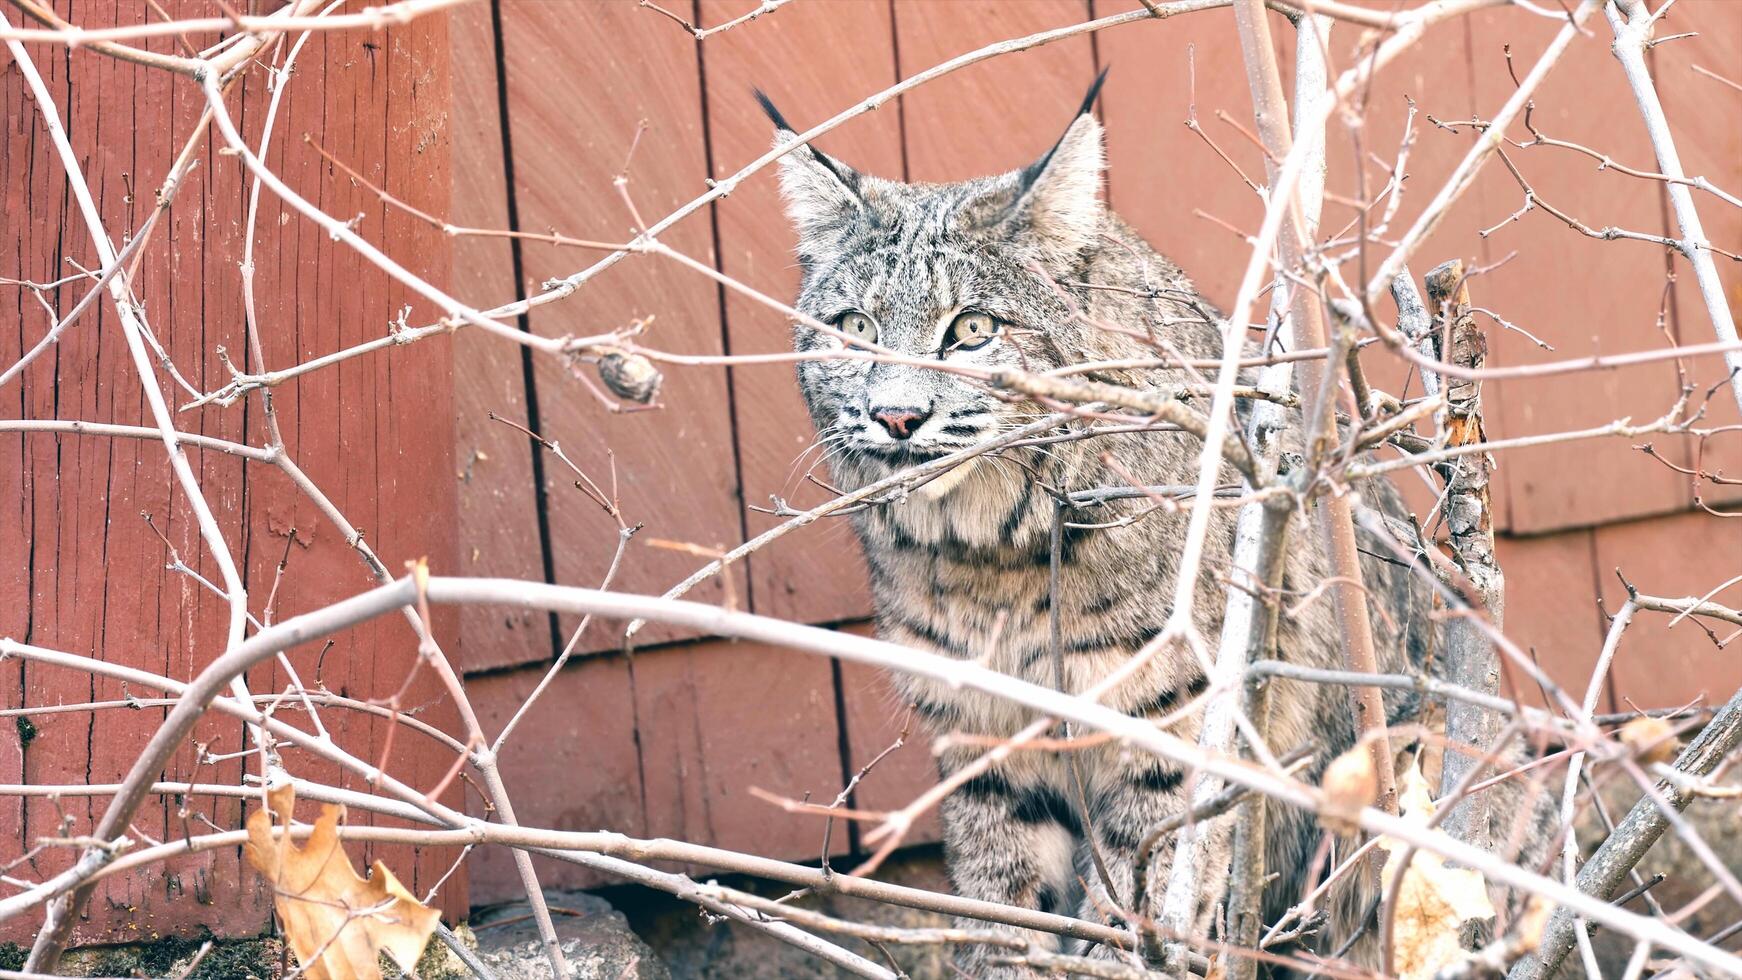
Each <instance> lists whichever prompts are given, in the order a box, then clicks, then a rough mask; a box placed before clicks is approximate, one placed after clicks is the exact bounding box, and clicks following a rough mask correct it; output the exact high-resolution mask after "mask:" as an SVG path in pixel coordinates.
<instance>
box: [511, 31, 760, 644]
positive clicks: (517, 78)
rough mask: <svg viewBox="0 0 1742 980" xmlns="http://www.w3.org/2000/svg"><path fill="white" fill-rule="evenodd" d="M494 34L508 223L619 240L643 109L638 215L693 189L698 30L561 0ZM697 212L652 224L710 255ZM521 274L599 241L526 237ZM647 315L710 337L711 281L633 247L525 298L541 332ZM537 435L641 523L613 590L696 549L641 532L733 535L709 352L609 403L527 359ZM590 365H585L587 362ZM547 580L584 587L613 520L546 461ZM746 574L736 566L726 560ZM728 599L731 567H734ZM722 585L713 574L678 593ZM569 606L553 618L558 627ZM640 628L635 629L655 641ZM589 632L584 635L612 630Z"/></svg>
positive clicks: (684, 565)
mask: <svg viewBox="0 0 1742 980" xmlns="http://www.w3.org/2000/svg"><path fill="white" fill-rule="evenodd" d="M502 14H503V23H502V31H503V37H502V44H503V49H504V55H505V58H506V59H507V65H508V76H507V86H508V98H509V104H510V113H509V116H510V125H511V126H512V128H513V134H512V135H513V137H514V148H515V150H514V154H515V159H514V174H515V180H516V182H517V186H516V187H515V189H514V190H515V194H516V200H517V201H518V203H519V209H520V219H521V224H522V226H523V227H524V228H525V229H527V230H532V231H547V230H550V229H552V228H554V229H557V230H558V231H561V232H564V233H566V234H570V235H577V236H582V237H588V238H593V239H603V240H608V241H609V240H614V241H622V240H625V239H626V238H628V237H629V235H630V234H631V231H632V228H633V221H632V219H631V217H630V214H629V211H628V209H627V208H626V206H625V205H624V204H623V202H622V201H621V200H620V199H619V197H618V194H617V192H616V190H615V188H614V187H613V186H612V178H613V177H614V176H615V175H617V174H618V173H619V172H621V171H622V169H623V166H624V162H625V160H626V158H627V157H628V155H629V148H630V145H631V143H633V142H634V141H635V136H636V131H637V129H638V127H639V126H640V124H641V123H642V122H643V121H646V122H647V123H648V125H649V129H648V130H647V132H646V133H644V134H643V135H642V137H641V140H640V143H639V145H638V147H637V149H636V151H635V154H634V160H633V162H632V164H631V167H630V173H629V185H628V192H629V194H630V195H631V196H632V197H633V198H634V201H635V205H636V207H637V208H638V209H639V211H640V213H641V214H642V216H643V217H644V218H645V219H646V220H647V221H649V222H651V221H655V220H657V219H658V218H659V217H661V216H663V215H665V214H667V213H669V212H671V211H672V210H675V209H676V208H677V207H678V206H679V205H681V204H683V203H685V202H687V201H689V200H690V199H691V198H693V197H694V196H695V195H697V194H699V193H701V192H702V191H703V190H705V189H706V188H705V185H704V184H703V183H702V181H703V178H705V177H706V176H707V161H706V146H705V141H704V134H703V129H702V111H701V78H700V74H699V69H698V65H697V58H696V43H695V41H694V39H693V38H691V37H690V36H689V35H687V34H685V33H684V32H683V31H682V30H680V29H678V27H677V26H676V25H674V24H671V23H669V22H667V21H664V20H663V19H662V18H660V17H659V16H658V15H657V14H654V13H652V12H651V11H648V10H644V9H640V8H638V7H637V6H636V5H634V4H629V3H592V2H586V0H560V2H551V3H524V4H505V5H504V6H503V8H502ZM711 220H712V216H711V214H698V215H696V216H694V217H692V218H691V219H690V220H688V221H686V222H683V223H682V224H679V225H678V226H676V227H675V228H672V229H671V230H670V231H668V232H667V233H666V234H665V235H664V236H662V237H663V240H664V242H665V243H666V244H667V245H669V246H671V247H672V248H675V249H677V250H679V251H681V252H684V253H685V254H687V255H690V256H691V257H694V258H696V259H697V260H699V261H703V262H707V261H710V259H711V256H712V248H713V237H712V235H713V232H712V228H711ZM523 254H524V256H525V266H524V270H523V274H524V275H525V279H526V281H525V282H524V283H523V284H522V285H523V287H524V288H526V289H528V290H530V291H537V290H538V289H539V286H540V284H541V283H543V282H544V281H545V280H547V279H550V278H552V277H553V276H566V275H569V274H571V273H573V272H574V271H575V270H577V269H579V268H582V267H584V266H586V265H588V264H590V263H591V262H592V261H594V260H595V259H597V258H598V257H599V255H598V253H596V252H587V251H581V250H576V249H566V250H565V249H559V248H557V247H556V246H551V245H541V244H537V243H528V244H527V245H526V247H525V249H524V251H523ZM648 317H652V318H653V323H652V327H651V330H650V332H649V333H647V334H646V335H645V336H643V337H642V338H641V342H643V343H645V344H647V345H648V346H651V347H656V348H660V349H663V350H668V351H673V352H677V353H683V354H710V355H717V354H719V353H720V352H721V349H722V333H721V328H720V304H719V296H718V293H717V290H716V287H715V285H714V284H713V283H712V282H710V281H708V280H707V279H705V278H703V277H701V276H699V275H697V274H696V273H694V272H691V271H689V270H687V269H683V268H681V267H679V266H678V265H676V264H675V263H672V262H669V261H665V260H661V259H658V258H654V257H651V256H642V257H637V258H632V259H630V260H629V261H626V262H623V263H621V264H620V265H618V266H616V267H615V268H613V269H611V270H610V271H609V272H607V273H606V274H604V275H602V276H600V277H598V278H597V279H594V280H593V281H591V282H590V283H588V284H587V285H586V286H585V287H583V288H582V289H581V290H580V291H579V292H578V293H577V294H576V295H574V296H573V297H571V298H569V299H568V300H566V301H564V302H562V303H557V304H553V305H549V306H543V307H540V308H539V309H537V310H536V311H534V312H533V314H532V317H531V323H532V329H533V331H534V332H535V333H539V334H542V335H544V336H552V337H554V336H561V335H564V334H575V335H581V334H591V333H598V332H601V331H604V330H609V329H611V328H614V327H621V326H627V325H628V324H629V323H630V322H631V321H632V320H634V319H637V318H641V319H645V318H648ZM534 366H535V372H536V373H535V377H536V380H537V385H538V392H539V398H540V406H541V416H542V421H543V427H544V435H545V436H546V437H547V438H551V439H555V440H558V441H559V442H561V443H562V445H563V446H564V448H565V449H567V450H568V452H569V454H570V455H571V456H572V457H573V458H574V460H575V462H576V463H577V464H579V465H580V466H581V467H582V468H583V469H585V470H586V471H587V473H588V474H590V475H591V476H592V478H593V479H594V480H596V481H598V483H599V484H600V485H602V486H606V487H609V486H610V485H611V465H612V461H613V460H614V461H615V465H616V480H617V485H618V487H619V488H620V491H621V497H622V503H623V509H624V512H625V514H626V516H627V518H628V519H629V520H630V521H632V522H637V521H640V522H646V524H647V527H646V529H645V530H643V531H642V532H641V534H640V535H639V536H638V537H637V539H636V542H635V544H634V545H633V546H632V547H631V549H630V551H629V553H628V555H627V556H626V557H625V559H624V562H623V568H622V571H621V573H620V574H619V576H618V579H617V582H616V585H617V587H618V588H623V589H628V590H631V591H636V592H653V593H658V592H663V591H664V590H665V589H666V588H668V587H670V586H671V585H673V584H675V583H676V582H678V581H680V580H681V579H683V578H684V577H685V576H687V575H688V574H689V573H690V572H692V571H694V570H695V568H696V567H698V566H699V565H701V564H705V563H706V561H707V559H706V558H700V557H697V556H695V555H691V554H684V553H681V552H677V551H671V550H664V549H660V548H657V547H654V546H652V545H650V544H649V543H648V542H649V541H652V540H655V539H664V540H667V541H676V542H683V543H687V544H692V545H696V546H698V547H701V548H709V549H721V548H730V547H732V546H733V545H735V544H737V543H738V542H739V541H740V540H742V537H741V536H742V533H743V527H742V524H741V521H740V515H739V499H738V498H739V489H738V475H737V465H736V460H735V458H734V450H733V442H732V428H731V427H732V416H731V402H730V398H729V395H728V389H727V383H726V372H725V369H724V368H722V367H672V368H668V369H667V370H666V379H665V384H664V387H663V388H662V389H661V391H660V401H661V402H662V403H663V405H664V407H663V408H662V409H660V410H657V411H649V412H639V413H634V414H627V415H622V414H613V413H611V412H609V411H607V410H606V409H605V408H604V407H602V406H601V404H600V402H599V401H598V400H597V399H596V398H595V397H594V396H593V395H592V394H590V393H589V392H588V390H587V389H586V388H585V387H584V386H583V385H582V384H581V383H580V382H579V381H577V380H576V379H575V378H572V377H570V376H569V374H568V372H567V370H566V369H565V368H564V367H563V366H562V365H560V364H558V363H557V362H556V361H555V360H552V359H550V358H538V359H536V360H535V364H534ZM583 370H587V371H591V370H592V369H591V368H583ZM547 472H548V474H549V477H548V481H547V482H548V499H549V521H550V533H551V547H552V551H553V557H554V562H555V571H556V580H557V581H558V582H559V583H562V584H567V585H586V586H596V585H598V584H599V581H600V579H601V578H602V577H603V575H604V572H605V569H606V567H607V566H608V564H609V562H610V559H611V555H612V552H613V550H614V549H615V546H616V541H617V534H616V528H615V527H614V525H613V524H612V523H611V521H610V520H609V519H608V518H607V517H606V516H605V515H604V514H602V513H601V512H600V509H599V508H598V507H597V506H596V505H595V504H593V503H592V502H591V501H590V500H588V499H587V498H586V496H585V495H583V494H582V493H580V492H579V491H578V490H576V489H575V488H574V486H573V482H574V480H573V476H572V475H570V474H568V473H567V472H566V471H565V470H563V469H561V468H560V467H552V468H550V469H549V470H548V471H547ZM735 571H736V572H737V574H738V577H739V578H740V579H741V578H742V570H741V569H738V570H735ZM736 586H737V589H738V596H739V600H740V602H741V601H742V597H743V590H744V583H743V582H742V581H738V582H736ZM721 596H722V592H721V586H720V583H719V580H717V579H716V580H714V581H713V582H711V583H710V584H708V585H705V586H702V587H700V588H698V589H697V590H696V591H694V592H692V593H691V594H690V598H693V599H698V600H700V601H703V602H711V601H718V600H719V599H720V598H721ZM572 625H573V623H572V622H566V621H565V626H572ZM675 635H678V634H676V633H674V632H673V631H672V630H669V629H666V628H663V627H658V626H651V625H650V626H649V627H648V628H647V629H646V630H644V631H642V633H640V634H639V635H638V639H639V641H640V642H643V643H654V642H659V641H662V640H669V639H671V638H672V637H673V636H675ZM618 636H619V634H617V633H612V632H607V631H604V630H600V631H597V632H594V633H593V634H592V635H591V636H590V637H588V638H587V639H588V642H587V645H588V647H589V648H591V649H606V648H612V647H615V646H617V645H620V640H619V639H618Z"/></svg>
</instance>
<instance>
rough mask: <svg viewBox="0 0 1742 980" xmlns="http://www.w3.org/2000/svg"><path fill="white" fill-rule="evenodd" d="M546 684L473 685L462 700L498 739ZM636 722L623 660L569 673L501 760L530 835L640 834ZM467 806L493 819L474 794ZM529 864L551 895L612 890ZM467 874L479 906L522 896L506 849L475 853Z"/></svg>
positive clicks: (478, 681)
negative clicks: (544, 831)
mask: <svg viewBox="0 0 1742 980" xmlns="http://www.w3.org/2000/svg"><path fill="white" fill-rule="evenodd" d="M543 676H544V668H543V667H541V666H534V667H523V668H521V669H518V670H513V671H504V672H500V673H493V674H485V675H481V676H478V677H473V678H471V679H470V680H468V681H467V683H466V694H467V696H468V697H469V698H471V701H472V705H473V707H474V708H475V709H476V710H477V712H478V720H479V723H480V724H482V725H483V726H484V733H485V734H486V735H488V736H489V737H490V738H492V739H494V738H496V737H497V735H498V734H499V733H500V732H501V731H502V727H503V726H504V725H506V724H507V723H508V719H509V718H511V717H513V715H514V713H515V712H516V711H518V710H519V708H520V706H521V704H522V703H524V702H525V700H526V698H527V697H528V696H529V695H530V694H531V693H532V691H533V688H535V687H536V686H537V685H538V682H539V679H540V678H541V677H543ZM635 713H636V698H635V683H634V680H633V678H632V676H631V672H630V667H629V662H628V661H627V660H626V659H624V658H623V657H621V656H615V655H611V656H602V657H589V658H586V659H585V660H582V661H579V662H578V663H572V664H570V665H569V666H568V667H567V668H565V669H564V670H563V672H562V673H561V674H560V675H558V677H557V678H556V680H555V682H554V683H552V685H551V686H550V688H549V689H547V690H546V691H545V693H544V695H543V697H542V698H541V699H540V700H539V701H538V702H537V703H536V704H535V705H534V706H533V709H532V711H531V712H530V713H529V714H528V715H527V717H526V719H525V721H523V722H522V724H521V727H520V728H519V729H517V730H516V733H515V734H514V735H513V736H511V737H510V738H509V740H508V742H507V744H506V745H504V746H503V749H502V752H501V755H500V756H499V758H500V760H501V767H502V779H503V781H504V782H506V783H507V784H508V789H509V792H510V793H511V794H512V796H513V799H514V808H515V816H516V817H518V818H519V819H520V821H521V822H522V823H524V824H525V825H526V826H529V827H547V828H551V829H555V830H588V831H590V830H614V831H617V832H619V833H624V834H630V835H641V834H643V833H644V832H645V830H646V827H647V824H646V821H645V819H644V818H643V807H642V797H643V793H642V789H641V761H640V750H639V748H638V747H637V743H636V739H635V721H636V719H635ZM466 805H467V807H468V808H470V811H471V812H472V814H473V815H474V816H479V817H483V816H486V815H487V811H485V809H484V807H483V805H482V801H481V800H480V799H479V798H478V795H477V792H476V791H475V790H468V792H467V796H466ZM533 863H534V864H535V865H536V866H537V868H538V876H539V881H540V882H542V883H543V884H544V886H545V887H546V888H553V887H554V888H593V887H596V886H598V885H601V884H606V883H608V882H607V880H606V879H605V878H604V877H603V876H601V875H598V874H595V873H594V872H591V871H588V870H585V869H583V868H579V867H577V866H575V865H572V864H565V863H561V862H556V861H548V860H546V859H544V858H534V859H533ZM468 871H469V873H470V875H471V897H472V901H473V903H474V904H478V905H487V904H490V903H492V902H505V901H512V900H514V899H517V898H523V897H524V896H525V894H526V892H525V889H523V888H522V887H521V884H520V878H519V876H518V875H517V874H516V873H515V870H514V861H513V858H512V857H510V855H509V853H508V852H507V851H506V850H504V849H502V848H480V849H479V850H477V851H474V852H473V854H472V858H471V859H470V861H468Z"/></svg>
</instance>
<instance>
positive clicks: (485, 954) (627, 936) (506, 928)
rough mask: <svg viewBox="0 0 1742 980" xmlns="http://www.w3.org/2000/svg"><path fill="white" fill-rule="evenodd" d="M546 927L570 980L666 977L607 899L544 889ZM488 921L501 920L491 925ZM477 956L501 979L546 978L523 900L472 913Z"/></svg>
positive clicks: (541, 951) (545, 967) (542, 953)
mask: <svg viewBox="0 0 1742 980" xmlns="http://www.w3.org/2000/svg"><path fill="white" fill-rule="evenodd" d="M544 899H545V903H546V904H547V905H549V906H550V908H551V919H552V925H554V926H555V928H556V935H557V939H558V941H559V942H561V944H562V951H563V956H565V957H566V958H567V959H568V962H569V969H570V971H571V973H572V974H573V975H574V977H575V978H576V980H671V972H670V971H669V970H667V969H666V968H665V964H664V963H661V962H660V960H659V958H658V957H656V956H654V955H653V950H651V949H649V948H648V946H647V944H646V943H644V942H642V941H641V939H640V937H638V936H636V935H635V933H634V932H633V931H631V930H630V928H629V922H628V920H627V919H625V918H624V917H623V914H622V913H621V912H618V911H617V910H616V909H615V908H612V907H611V903H610V902H607V901H606V900H605V899H603V898H600V897H599V896H597V895H591V894H588V893H586V892H571V891H558V890H555V889H551V890H547V891H546V892H545V893H544ZM492 923H502V924H501V925H492ZM471 927H472V929H473V931H474V933H475V934H476V936H477V940H478V955H479V958H480V959H482V960H483V961H484V964H485V965H486V966H488V967H489V968H490V969H491V970H492V971H493V972H494V973H495V974H496V975H497V976H498V977H499V978H501V980H552V978H554V974H553V971H552V970H551V966H550V960H549V959H548V958H547V957H546V955H545V949H544V943H543V942H542V941H541V940H540V939H539V936H538V926H537V924H536V923H534V922H533V920H532V907H531V906H530V905H528V904H527V903H526V902H513V903H510V904H507V905H495V906H491V907H489V908H486V909H483V910H482V911H480V912H478V913H476V914H474V915H473V916H472V920H471Z"/></svg>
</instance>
